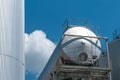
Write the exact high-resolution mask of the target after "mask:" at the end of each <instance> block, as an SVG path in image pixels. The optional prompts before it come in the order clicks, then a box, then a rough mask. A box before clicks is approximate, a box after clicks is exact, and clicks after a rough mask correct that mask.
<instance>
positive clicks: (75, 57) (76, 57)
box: [62, 26, 101, 64]
mask: <svg viewBox="0 0 120 80" xmlns="http://www.w3.org/2000/svg"><path fill="white" fill-rule="evenodd" d="M64 35H65V37H64V39H63V41H62V48H63V52H64V53H65V55H67V56H68V57H69V59H70V60H71V61H73V62H75V63H78V64H79V63H82V64H93V63H94V62H95V61H96V60H97V59H98V58H99V56H100V54H101V44H100V41H99V39H98V38H97V36H96V35H95V33H94V32H92V31H91V30H89V29H87V28H86V27H82V26H76V27H71V28H69V29H67V31H65V33H64Z"/></svg>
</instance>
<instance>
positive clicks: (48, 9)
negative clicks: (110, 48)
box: [25, 0, 120, 80]
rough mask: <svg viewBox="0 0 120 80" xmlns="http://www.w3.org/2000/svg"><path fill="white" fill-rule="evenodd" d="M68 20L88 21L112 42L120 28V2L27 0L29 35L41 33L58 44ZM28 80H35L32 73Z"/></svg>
mask: <svg viewBox="0 0 120 80" xmlns="http://www.w3.org/2000/svg"><path fill="white" fill-rule="evenodd" d="M67 17H74V18H86V19H88V22H89V25H90V26H97V27H98V28H99V32H100V33H101V35H102V36H107V37H108V38H109V39H110V40H111V39H112V32H113V30H114V29H117V28H120V0H25V32H26V33H28V34H29V33H31V32H33V31H35V30H42V31H44V32H45V33H46V35H47V38H49V39H50V40H52V41H53V42H54V43H56V44H57V43H58V42H59V40H60V39H61V36H62V24H63V22H64V20H65V19H66V18H67ZM26 80H35V77H34V75H33V74H31V73H29V74H28V75H26Z"/></svg>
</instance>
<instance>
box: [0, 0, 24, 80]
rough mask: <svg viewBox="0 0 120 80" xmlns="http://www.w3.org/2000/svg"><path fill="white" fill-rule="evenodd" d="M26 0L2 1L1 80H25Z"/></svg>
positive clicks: (0, 11)
mask: <svg viewBox="0 0 120 80" xmlns="http://www.w3.org/2000/svg"><path fill="white" fill-rule="evenodd" d="M23 35H24V0H0V80H24V67H25V66H24V36H23Z"/></svg>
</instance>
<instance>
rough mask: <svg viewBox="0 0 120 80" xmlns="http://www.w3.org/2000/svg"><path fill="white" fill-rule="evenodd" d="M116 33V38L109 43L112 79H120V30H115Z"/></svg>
mask: <svg viewBox="0 0 120 80" xmlns="http://www.w3.org/2000/svg"><path fill="white" fill-rule="evenodd" d="M114 33H115V34H114V39H113V40H112V41H111V42H110V43H109V52H110V58H111V61H112V80H120V34H119V33H120V31H119V32H118V30H117V31H116V30H115V32H114Z"/></svg>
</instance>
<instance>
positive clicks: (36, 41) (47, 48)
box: [25, 30, 56, 75]
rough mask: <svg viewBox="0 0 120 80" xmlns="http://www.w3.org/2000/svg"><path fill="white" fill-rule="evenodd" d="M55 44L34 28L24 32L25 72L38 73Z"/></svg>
mask: <svg viewBox="0 0 120 80" xmlns="http://www.w3.org/2000/svg"><path fill="white" fill-rule="evenodd" d="M55 47H56V45H55V44H54V43H53V42H52V41H50V40H49V39H47V37H46V34H45V33H44V32H43V31H41V30H36V31H34V32H32V33H31V34H26V33H25V60H26V61H25V64H26V66H25V68H26V71H27V72H31V73H33V74H37V75H39V74H40V73H41V71H42V70H43V68H44V66H45V64H46V63H47V61H48V59H49V57H50V56H51V54H52V52H53V50H54V49H55Z"/></svg>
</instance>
